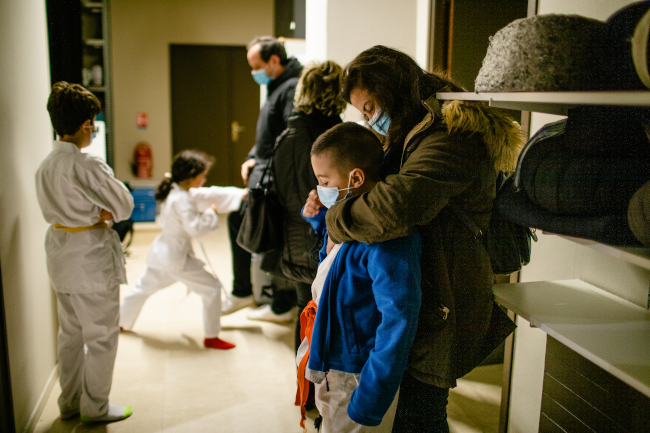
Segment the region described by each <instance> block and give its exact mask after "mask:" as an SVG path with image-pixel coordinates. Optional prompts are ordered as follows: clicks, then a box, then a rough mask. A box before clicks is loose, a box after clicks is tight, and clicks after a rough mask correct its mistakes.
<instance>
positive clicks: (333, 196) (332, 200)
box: [316, 172, 353, 209]
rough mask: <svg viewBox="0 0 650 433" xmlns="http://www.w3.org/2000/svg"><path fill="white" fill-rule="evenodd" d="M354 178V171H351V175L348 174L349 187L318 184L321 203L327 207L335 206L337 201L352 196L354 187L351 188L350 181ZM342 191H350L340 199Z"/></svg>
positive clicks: (317, 188) (317, 189) (317, 190)
mask: <svg viewBox="0 0 650 433" xmlns="http://www.w3.org/2000/svg"><path fill="white" fill-rule="evenodd" d="M351 180H352V172H350V175H349V176H348V187H347V188H342V189H338V188H337V187H335V186H332V187H325V186H320V185H318V186H317V187H316V192H318V199H319V200H320V202H321V203H323V206H325V207H326V208H328V209H329V208H330V207H332V206H334V205H335V204H336V203H338V202H340V201H343V200H345V199H346V198H348V197H352V191H350V190H351V189H353V188H350V181H351ZM341 191H349V192H348V193H347V194H345V196H344V197H343V198H342V199H340V200H339V192H341Z"/></svg>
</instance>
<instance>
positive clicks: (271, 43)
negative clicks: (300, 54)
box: [246, 36, 289, 66]
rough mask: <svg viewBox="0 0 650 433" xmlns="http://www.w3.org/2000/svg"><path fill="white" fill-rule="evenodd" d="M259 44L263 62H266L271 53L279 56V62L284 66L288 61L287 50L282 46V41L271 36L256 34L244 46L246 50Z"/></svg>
mask: <svg viewBox="0 0 650 433" xmlns="http://www.w3.org/2000/svg"><path fill="white" fill-rule="evenodd" d="M257 44H260V58H261V59H262V61H263V62H265V63H268V61H269V59H270V58H271V56H272V55H273V54H275V55H276V56H278V57H279V58H280V64H281V65H282V66H286V65H287V63H289V59H288V57H287V50H286V49H285V48H284V43H283V42H282V41H280V40H279V39H276V38H274V37H273V36H257V37H256V38H255V39H253V40H252V41H250V42H249V43H248V45H247V46H246V50H250V49H251V48H253V47H254V46H255V45H257Z"/></svg>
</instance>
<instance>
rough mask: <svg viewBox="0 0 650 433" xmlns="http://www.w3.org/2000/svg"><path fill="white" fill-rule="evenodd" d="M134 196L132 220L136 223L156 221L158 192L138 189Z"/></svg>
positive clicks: (151, 189)
mask: <svg viewBox="0 0 650 433" xmlns="http://www.w3.org/2000/svg"><path fill="white" fill-rule="evenodd" d="M131 194H132V195H133V203H134V206H133V213H132V214H131V219H132V220H133V221H135V222H145V221H147V222H148V221H155V220H156V198H155V195H156V190H155V188H136V189H134V190H133V191H131Z"/></svg>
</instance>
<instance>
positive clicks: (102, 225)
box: [54, 221, 108, 233]
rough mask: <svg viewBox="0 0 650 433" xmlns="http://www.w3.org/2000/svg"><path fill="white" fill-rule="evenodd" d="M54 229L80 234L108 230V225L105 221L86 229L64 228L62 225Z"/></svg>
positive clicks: (85, 227)
mask: <svg viewBox="0 0 650 433" xmlns="http://www.w3.org/2000/svg"><path fill="white" fill-rule="evenodd" d="M54 228H55V229H61V230H65V231H66V232H69V233H78V232H85V231H87V230H97V229H107V228H108V225H107V224H106V223H105V222H104V221H100V222H98V223H97V224H95V225H92V226H84V227H66V226H62V225H61V224H54Z"/></svg>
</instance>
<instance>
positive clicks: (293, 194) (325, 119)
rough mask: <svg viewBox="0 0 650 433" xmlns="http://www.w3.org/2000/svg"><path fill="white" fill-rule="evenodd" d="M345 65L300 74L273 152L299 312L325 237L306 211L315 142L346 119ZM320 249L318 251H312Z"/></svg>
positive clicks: (285, 258)
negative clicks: (307, 218) (343, 116)
mask: <svg viewBox="0 0 650 433" xmlns="http://www.w3.org/2000/svg"><path fill="white" fill-rule="evenodd" d="M340 75H341V67H340V66H339V65H338V64H337V63H335V62H332V61H326V62H322V63H312V64H310V65H307V66H306V67H305V68H304V69H303V71H302V74H301V75H300V80H299V81H298V86H297V88H296V95H295V98H294V103H293V105H294V110H293V113H292V114H291V117H290V118H289V122H288V125H287V129H286V130H285V131H284V132H283V133H282V135H281V136H280V137H279V139H278V141H277V144H276V147H275V153H274V156H273V159H274V163H273V179H274V182H275V190H276V192H277V194H278V196H279V198H280V202H281V203H282V208H283V211H284V212H283V215H284V223H283V226H282V230H283V245H282V256H281V258H280V260H279V268H280V271H281V272H282V274H283V275H284V276H285V277H286V278H287V279H289V280H290V281H291V282H292V285H293V286H294V287H295V289H296V303H297V305H298V313H300V312H302V310H303V309H304V308H305V307H306V306H307V303H309V301H310V300H311V283H312V282H313V281H314V277H315V276H316V269H317V267H318V261H317V257H314V256H316V253H317V252H318V249H319V247H318V244H319V243H320V242H322V238H321V237H318V236H315V235H314V234H313V232H312V230H311V227H310V225H309V224H308V223H307V222H306V221H305V220H304V219H303V218H302V217H301V216H300V210H301V209H302V206H303V204H304V202H305V197H307V195H309V191H311V190H312V189H314V188H316V185H317V184H318V181H317V180H316V177H315V176H314V170H313V169H312V167H311V162H310V152H311V148H312V144H313V143H314V141H315V140H316V138H318V136H319V135H321V134H322V133H323V132H325V131H327V130H328V129H330V128H332V127H333V126H335V125H338V124H340V123H341V116H340V114H341V112H343V110H344V109H345V106H346V105H347V104H346V103H345V101H344V100H343V99H342V98H341V97H340V96H339V92H340V86H339V78H340ZM312 253H314V254H312ZM299 345H300V323H296V335H295V348H296V350H297V349H298V346H299Z"/></svg>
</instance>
